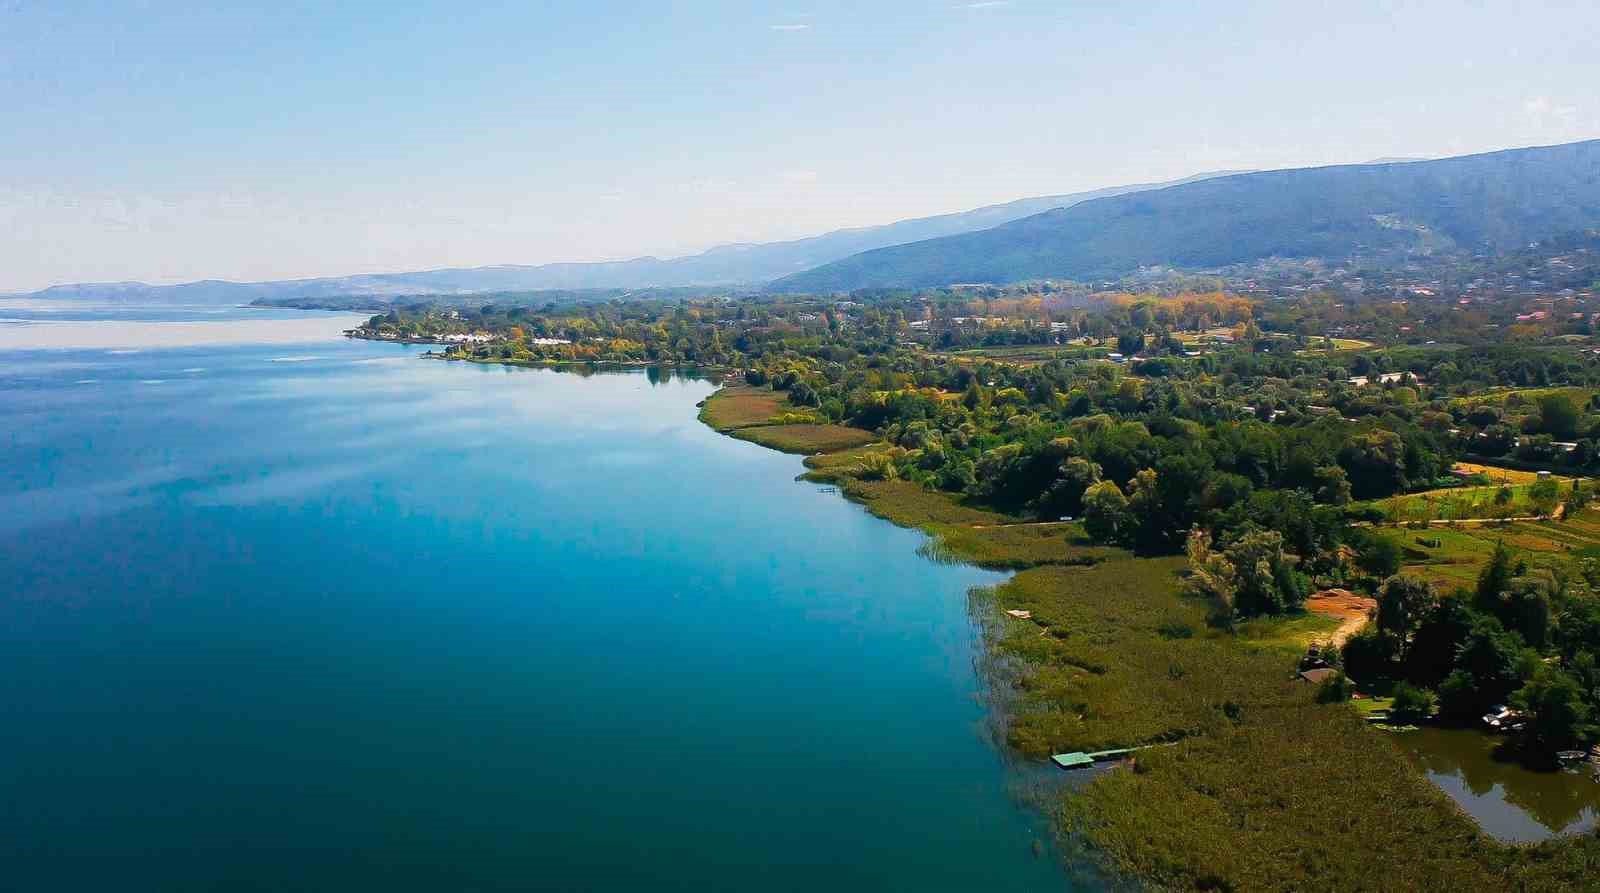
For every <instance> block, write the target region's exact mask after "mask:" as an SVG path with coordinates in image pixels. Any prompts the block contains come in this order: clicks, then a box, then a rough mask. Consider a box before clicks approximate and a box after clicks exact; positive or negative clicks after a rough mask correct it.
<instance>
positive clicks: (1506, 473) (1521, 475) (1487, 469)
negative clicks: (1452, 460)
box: [1455, 462, 1539, 484]
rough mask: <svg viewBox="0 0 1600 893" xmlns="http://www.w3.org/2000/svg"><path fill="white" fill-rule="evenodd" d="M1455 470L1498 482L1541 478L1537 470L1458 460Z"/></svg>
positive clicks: (1530, 480)
mask: <svg viewBox="0 0 1600 893" xmlns="http://www.w3.org/2000/svg"><path fill="white" fill-rule="evenodd" d="M1455 470H1457V471H1464V472H1466V473H1467V474H1481V475H1483V476H1484V477H1486V478H1488V479H1489V480H1490V481H1491V482H1492V483H1496V484H1531V483H1533V482H1534V481H1536V480H1538V479H1539V475H1538V473H1537V472H1532V471H1522V470H1521V469H1517V468H1501V467H1500V466H1498V465H1481V464H1479V463H1477V462H1457V463H1456V464H1455Z"/></svg>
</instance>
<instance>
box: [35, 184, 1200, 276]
mask: <svg viewBox="0 0 1600 893" xmlns="http://www.w3.org/2000/svg"><path fill="white" fill-rule="evenodd" d="M1224 175H1226V172H1223V173H1210V174H1197V175H1195V176H1193V177H1188V178H1185V179H1183V180H1175V181H1172V182H1171V183H1139V184H1134V185H1131V186H1113V187H1109V188H1106V189H1096V190H1092V191H1089V192H1078V193H1072V194H1068V195H1047V196H1041V197H1038V198H1024V199H1018V200H1017V201H1013V202H1007V203H1005V204H1000V205H989V206H987V207H983V208H977V209H975V210H972V211H962V212H959V213H954V214H940V215H938V216H934V217H920V218H917V219H914V220H902V221H899V222H898V223H890V224H886V225H883V226H869V227H861V228H857V229H841V230H835V231H834V232H830V233H826V234H824V235H820V236H812V237H810V238H806V239H796V240H793V241H788V242H768V243H761V244H741V245H723V246H719V247H717V248H712V249H711V250H709V251H705V252H702V253H700V254H696V255H692V256H689V257H680V258H673V259H669V260H660V259H658V258H654V257H641V258H636V259H634V260H623V261H607V262H600V263H557V264H544V265H541V266H517V265H505V266H493V267H473V268H468V269H447V270H426V271H421V272H415V273H372V274H367V275H359V276H335V277H328V278H321V279H294V280H283V281H276V282H226V281H221V280H205V281H201V282H187V283H184V284H182V285H146V284H144V283H142V282H111V283H84V284H78V285H56V286H52V287H50V288H46V289H44V290H42V291H37V292H33V293H31V294H28V295H19V296H16V297H29V298H38V299H44V300H49V299H65V300H94V301H102V302H128V303H167V304H215V303H222V304H248V303H250V302H252V301H263V302H268V303H282V302H285V301H315V300H316V299H318V298H341V299H345V298H352V297H377V298H384V297H401V296H413V295H419V294H446V295H448V294H457V295H460V294H478V293H487V292H509V291H539V290H581V289H619V288H620V289H635V288H650V287H675V286H735V285H747V286H751V287H759V286H761V285H762V284H764V283H766V282H769V281H771V280H773V279H776V278H778V277H780V276H787V275H789V274H791V273H795V272H799V271H803V270H807V269H810V268H812V267H815V266H818V265H820V264H825V263H827V262H829V261H833V260H838V259H839V258H842V257H848V256H850V255H852V254H856V253H857V252H861V251H867V250H869V249H873V248H881V247H884V246H887V245H899V244H902V243H905V242H915V241H919V240H923V239H931V238H935V237H939V236H947V235H954V234H959V233H968V232H974V231H977V230H983V229H988V228H990V227H993V226H998V225H1000V224H1003V223H1007V222H1009V221H1012V220H1017V219H1020V218H1023V217H1027V216H1029V215H1032V214H1037V213H1039V212H1040V211H1045V210H1049V209H1051V208H1060V207H1068V206H1071V205H1075V204H1077V203H1079V202H1083V201H1088V200H1090V199H1096V198H1102V197H1105V196H1113V195H1123V194H1126V193H1130V192H1139V191H1141V190H1147V189H1159V188H1162V187H1164V186H1170V185H1173V183H1188V182H1193V181H1197V180H1202V179H1205V178H1206V177H1216V176H1224Z"/></svg>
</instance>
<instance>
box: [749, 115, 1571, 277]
mask: <svg viewBox="0 0 1600 893" xmlns="http://www.w3.org/2000/svg"><path fill="white" fill-rule="evenodd" d="M1596 226H1600V140H1592V141H1588V142H1581V143H1569V144H1566V145H1560V146H1545V147H1538V148H1529V149H1511V150H1506V151H1500V152H1489V153H1485V154H1480V155H1466V156H1460V157H1456V158H1444V159H1438V160H1429V161H1409V162H1388V163H1375V164H1361V165H1338V166H1332V167H1318V168H1301V169H1295V170H1276V171H1263V172H1255V173H1243V174H1236V175H1232V176H1223V177H1214V178H1209V179H1206V180H1203V181H1199V182H1192V183H1185V184H1178V185H1173V186H1170V187H1167V188H1163V189H1157V190H1147V191H1142V192H1138V193H1134V194H1125V195H1118V196H1108V197H1102V198H1097V199H1092V200H1089V201H1085V202H1080V203H1078V204H1075V205H1073V206H1071V207H1066V208H1058V209H1053V210H1049V211H1045V212H1043V213H1040V214H1035V215H1032V216H1029V217H1024V218H1021V219H1018V220H1014V221H1011V222H1009V223H1004V224H1001V225H999V226H995V227H992V228H990V229H986V230H982V231H979V232H973V233H963V234H958V235H951V236H945V237H941V238H934V239H927V240H923V241H919V242H913V243H909V244H904V245H897V246H891V247H885V248H879V249H874V250H871V251H866V252H863V253H861V254H857V255H853V256H851V257H848V258H844V259H842V260H838V261H834V262H832V263H828V264H823V265H821V266H819V267H816V268H815V269H812V270H808V271H805V272H802V273H797V274H795V275H792V276H788V277H785V278H783V279H779V280H777V281H776V282H774V283H773V284H772V285H771V286H769V289H771V290H773V291H781V292H837V291H850V290H854V289H860V288H900V287H903V288H917V287H928V286H938V285H946V284H950V283H957V282H962V283H975V282H991V283H1002V282H1016V281H1021V280H1027V279H1046V278H1059V279H1073V280H1079V281H1090V280H1096V279H1104V278H1111V277H1117V276H1121V275H1126V274H1129V273H1134V272H1137V271H1139V270H1140V269H1145V268H1152V267H1168V268H1177V269H1185V270H1208V269H1216V268H1220V267H1227V266H1231V265H1235V264H1249V263H1253V262H1256V261H1260V260H1264V259H1268V258H1275V257H1281V258H1320V259H1325V260H1330V261H1339V260H1342V259H1348V258H1352V257H1357V256H1362V257H1371V256H1374V255H1377V256H1393V257H1394V258H1395V259H1397V260H1402V261H1403V260H1404V258H1405V257H1407V256H1414V255H1416V254H1418V253H1434V252H1439V251H1467V252H1479V251H1484V252H1503V251H1506V250H1509V249H1512V248H1516V247H1519V246H1522V245H1526V244H1527V243H1529V242H1532V241H1536V240H1539V239H1543V238H1548V237H1551V236H1556V235H1561V234H1566V233H1571V232H1573V231H1579V230H1584V229H1587V228H1591V227H1596Z"/></svg>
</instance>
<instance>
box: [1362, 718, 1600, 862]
mask: <svg viewBox="0 0 1600 893" xmlns="http://www.w3.org/2000/svg"><path fill="white" fill-rule="evenodd" d="M1394 739H1395V743H1396V744H1397V745H1399V746H1400V748H1401V749H1402V750H1403V751H1405V753H1406V755H1407V756H1408V757H1410V758H1411V761H1412V763H1413V764H1415V765H1416V766H1417V767H1418V768H1419V769H1421V770H1422V771H1423V772H1424V773H1426V774H1427V776H1428V778H1429V779H1430V780H1431V781H1432V782H1433V783H1434V784H1436V785H1438V786H1439V787H1440V789H1442V790H1443V791H1444V792H1445V793H1446V794H1448V795H1449V796H1450V799H1452V800H1454V801H1455V802H1456V803H1457V804H1458V805H1460V806H1461V808H1462V809H1464V810H1465V811H1466V812H1467V814H1468V815H1470V816H1472V817H1473V818H1474V819H1476V820H1477V821H1478V824H1479V825H1481V826H1482V827H1483V830H1484V831H1485V833H1487V834H1489V835H1491V836H1493V837H1495V838H1497V839H1499V840H1503V841H1507V842H1510V843H1531V842H1534V841H1540V840H1548V839H1550V838H1552V837H1556V836H1558V835H1562V834H1574V833H1577V832H1580V831H1588V830H1590V829H1592V828H1594V827H1596V825H1597V824H1600V781H1596V779H1595V776H1594V772H1593V770H1592V769H1591V768H1590V767H1589V766H1587V765H1584V766H1581V767H1576V768H1572V769H1568V770H1563V771H1559V772H1536V771H1533V770H1531V769H1527V768H1525V767H1523V766H1522V765H1521V764H1520V763H1517V762H1515V761H1512V760H1507V759H1504V758H1500V757H1497V755H1496V753H1495V750H1496V748H1497V747H1499V746H1500V744H1501V743H1502V742H1503V741H1504V739H1503V738H1499V737H1497V736H1494V735H1485V734H1483V733H1481V732H1478V731H1475V730H1471V729H1441V728H1433V727H1424V728H1422V729H1419V730H1417V731H1415V732H1400V733H1396V734H1395V735H1394Z"/></svg>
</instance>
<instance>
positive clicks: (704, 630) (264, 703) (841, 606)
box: [0, 313, 1067, 891]
mask: <svg viewBox="0 0 1600 893" xmlns="http://www.w3.org/2000/svg"><path fill="white" fill-rule="evenodd" d="M0 315H3V313H0ZM96 318H99V319H115V318H116V314H114V313H110V314H105V315H101V316H96V315H95V314H89V315H88V316H87V317H86V321H87V320H93V319H96ZM284 318H287V317H284ZM324 319H325V320H327V322H328V323H329V327H328V328H329V333H330V335H331V334H332V333H333V332H336V331H337V329H338V328H339V326H337V325H333V324H332V323H333V320H332V319H331V318H327V317H325V318H324ZM105 324H106V325H117V323H115V322H107V323H105ZM249 324H250V323H249V322H241V323H240V325H242V326H247V325H249ZM102 336H103V333H101V334H96V335H94V336H93V337H90V338H86V339H85V340H86V341H87V343H91V344H94V345H96V346H95V347H94V348H92V349H71V348H63V349H54V350H49V351H27V350H8V351H5V352H0V586H3V590H0V599H3V600H0V680H4V684H3V687H0V711H3V715H0V724H3V728H4V734H0V865H3V866H4V868H3V871H4V874H5V877H6V880H5V881H4V882H3V883H0V886H3V887H5V888H7V889H19V890H24V889H26V890H58V891H59V890H96V891H99V890H118V891H135V890H161V891H185V890H288V889H303V890H352V889H382V890H385V891H395V890H401V891H404V890H528V889H559V890H571V889H582V890H646V889H648V890H661V889H672V890H690V889H692V890H724V889H760V890H815V889H818V888H824V889H833V890H881V889H915V890H985V891H999V890H1039V889H1061V888H1063V887H1064V886H1066V884H1067V881H1066V877H1065V875H1064V873H1063V872H1062V871H1061V869H1060V867H1059V866H1058V865H1057V864H1055V861H1054V858H1053V857H1052V856H1050V855H1048V850H1047V854H1046V855H1044V856H1042V857H1041V856H1036V855H1035V841H1038V840H1042V839H1043V838H1045V837H1046V836H1047V831H1046V828H1045V822H1044V820H1043V819H1042V817H1040V816H1038V815H1036V814H1034V813H1032V812H1030V811H1028V810H1026V809H1023V808H1020V807H1019V806H1018V805H1017V804H1016V802H1015V800H1014V798H1013V796H1012V795H1011V793H1010V792H1009V791H1010V789H1011V788H1012V787H1013V786H1014V785H1016V784H1017V783H1018V782H1019V779H1023V778H1026V774H1025V773H1022V772H1019V771H1018V770H1016V769H1015V768H1014V767H1012V768H1008V767H1007V765H1006V764H1005V761H1004V758H1003V755H1002V754H1001V753H1000V752H999V751H998V750H997V749H996V747H995V746H994V745H993V744H992V743H991V741H990V740H989V735H988V732H987V727H986V725H985V722H986V718H987V713H986V710H985V707H984V704H983V701H982V692H983V688H982V686H981V684H980V682H979V680H978V679H977V677H976V674H975V672H974V668H973V666H974V660H975V656H976V644H977V643H976V639H975V634H974V630H973V626H972V622H971V620H970V618H969V616H968V608H967V598H966V596H965V592H966V590H967V589H968V587H971V586H973V585H976V584H986V583H992V582H995V581H996V580H998V579H1000V578H999V577H998V576H997V575H994V574H990V573H986V572H982V571H978V570H975V569H971V568H964V567H952V566H946V565H939V564H935V563H932V562H929V561H927V560H924V559H922V558H920V557H918V556H917V554H916V548H917V546H918V544H919V541H920V536H919V535H918V534H916V533H914V532H911V531H906V530H902V529H899V528H896V527H894V526H892V525H889V524H887V523H884V522H882V521H879V520H877V519H874V518H872V517H870V516H868V515H867V514H866V513H865V512H863V511H862V510H861V509H860V508H859V507H857V506H854V505H851V504H849V503H847V502H846V501H844V500H843V499H841V498H840V497H838V496H837V495H834V494H831V493H827V492H824V491H823V488H820V487H817V486H815V485H811V484H804V483H797V482H795V481H794V480H793V478H794V476H795V475H796V474H797V473H798V472H799V471H800V470H801V467H800V463H799V461H798V459H796V458H795V457H791V456H784V455H780V454H777V453H773V452H769V451H767V450H763V449H761V448H758V447H755V446H753V445H751V444H746V443H742V442H740V441H735V440H732V439H729V438H724V437H720V436H718V435H716V434H714V433H712V432H711V431H709V430H708V429H706V428H704V427H703V426H701V425H700V424H699V423H698V422H696V420H695V403H696V401H698V400H700V399H702V398H703V397H705V396H706V395H707V394H708V393H710V391H711V390H712V386H711V385H710V384H708V383H706V382H703V381H699V380H694V379H691V378H684V377H672V376H669V377H662V376H660V375H655V374H652V375H647V374H644V373H626V374H608V375H595V376H589V377H583V376H577V375H570V374H559V373H554V372H547V371H533V370H512V369H506V368H500V367H485V366H472V365H465V364H446V363H442V362H437V361H425V360H418V359H415V355H416V353H417V352H418V349H417V348H407V347H402V346H397V345H380V344H367V343H361V342H348V341H345V340H343V339H339V338H335V337H321V338H320V339H308V340H307V341H306V342H305V343H297V344H293V345H287V346H286V345H284V344H271V345H251V344H226V345H218V344H206V345H202V346H196V347H187V348H175V349H174V348H163V349H141V348H139V347H137V346H135V347H127V348H118V349H114V350H113V349H104V348H103V347H101V346H100V345H103V344H104V343H105V341H104V338H103V337H102ZM53 343H54V342H53ZM161 343H166V342H165V341H163V342H161ZM128 351H135V352H128Z"/></svg>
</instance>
